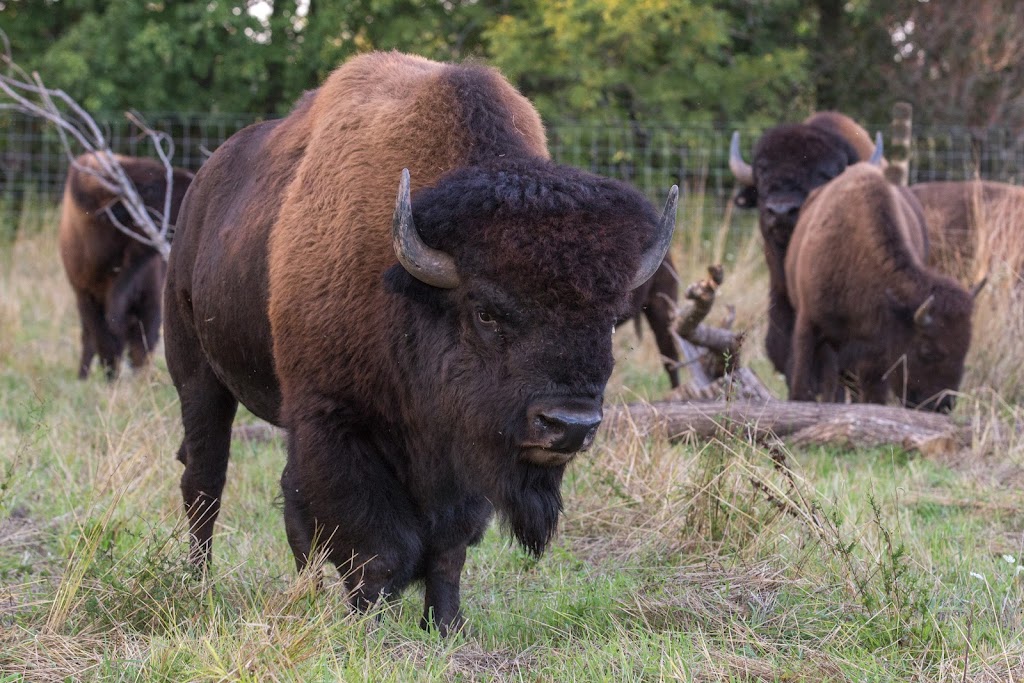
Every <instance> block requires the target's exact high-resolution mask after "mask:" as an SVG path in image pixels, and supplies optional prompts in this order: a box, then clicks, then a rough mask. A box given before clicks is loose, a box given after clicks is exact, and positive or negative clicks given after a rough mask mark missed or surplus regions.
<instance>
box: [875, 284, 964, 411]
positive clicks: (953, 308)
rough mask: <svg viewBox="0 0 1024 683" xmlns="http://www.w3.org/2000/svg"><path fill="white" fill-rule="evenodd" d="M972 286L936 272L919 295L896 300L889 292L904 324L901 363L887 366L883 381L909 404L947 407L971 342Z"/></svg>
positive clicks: (960, 375)
mask: <svg viewBox="0 0 1024 683" xmlns="http://www.w3.org/2000/svg"><path fill="white" fill-rule="evenodd" d="M978 289H980V285H979V286H978V287H976V288H975V289H974V291H973V292H971V293H968V292H966V291H965V290H964V289H963V288H962V287H961V286H960V285H958V284H957V283H956V282H954V281H953V280H951V279H949V278H945V277H943V278H940V279H939V280H938V281H937V282H936V283H935V284H933V286H932V287H931V289H930V290H929V291H928V292H927V293H926V294H925V296H924V298H923V299H921V298H920V295H919V296H917V297H914V298H911V299H906V298H905V299H903V300H902V301H901V300H898V299H897V298H896V297H895V296H894V295H893V294H892V293H890V294H889V296H890V301H891V302H892V304H893V308H894V311H895V312H896V314H897V317H898V319H899V320H900V323H901V325H902V326H903V328H904V330H905V337H904V339H905V340H906V346H905V348H904V353H905V354H906V355H905V359H906V364H905V366H904V365H903V364H898V365H897V366H896V367H894V368H892V369H891V370H890V373H891V374H890V379H889V385H890V387H891V388H892V390H893V393H895V394H896V396H897V397H899V398H902V399H904V400H905V402H906V404H907V405H908V406H910V407H912V408H922V409H925V410H936V411H942V412H947V411H949V410H952V408H953V404H954V402H955V395H954V392H956V391H957V389H958V388H959V387H960V381H961V379H962V378H963V372H964V359H965V358H966V356H967V349H968V347H969V345H970V342H971V313H972V311H973V308H974V296H975V295H976V294H977V291H978Z"/></svg>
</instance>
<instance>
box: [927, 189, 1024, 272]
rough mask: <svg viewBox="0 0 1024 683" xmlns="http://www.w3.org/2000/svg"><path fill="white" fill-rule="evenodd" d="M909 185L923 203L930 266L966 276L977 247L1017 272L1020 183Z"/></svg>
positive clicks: (1022, 231)
mask: <svg viewBox="0 0 1024 683" xmlns="http://www.w3.org/2000/svg"><path fill="white" fill-rule="evenodd" d="M910 190H911V192H913V193H914V196H916V197H917V199H918V201H920V202H921V206H922V207H924V214H925V220H926V221H927V223H928V237H929V241H930V245H931V249H930V252H929V256H928V263H929V265H932V266H934V267H936V268H938V269H940V270H942V271H943V272H944V273H946V274H947V275H951V276H953V277H955V278H958V279H965V278H969V277H971V276H972V275H973V274H974V272H973V271H974V270H975V264H974V263H973V261H974V258H975V256H976V255H978V252H979V251H981V252H984V254H985V256H986V257H989V258H991V257H994V258H996V259H1003V260H1006V261H1008V263H1007V265H1008V266H1009V268H1010V269H1011V271H1012V272H1013V273H1016V274H1017V275H1018V276H1019V275H1020V274H1021V272H1022V271H1024V259H1022V257H1024V254H1022V253H1021V243H1022V242H1024V188H1022V187H1018V186H1016V185H1009V184H1007V183H997V182H992V181H989V180H978V181H966V182H959V181H942V182H928V183H917V184H915V185H911V186H910ZM983 270H986V269H985V268H983Z"/></svg>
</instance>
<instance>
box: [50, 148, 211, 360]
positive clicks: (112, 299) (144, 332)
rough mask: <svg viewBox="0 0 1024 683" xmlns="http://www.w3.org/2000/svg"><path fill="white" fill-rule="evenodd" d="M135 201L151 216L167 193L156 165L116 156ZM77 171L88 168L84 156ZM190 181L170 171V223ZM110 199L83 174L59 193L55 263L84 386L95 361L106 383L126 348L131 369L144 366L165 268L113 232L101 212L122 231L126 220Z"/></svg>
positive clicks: (154, 335) (154, 337)
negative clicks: (72, 315) (71, 314)
mask: <svg viewBox="0 0 1024 683" xmlns="http://www.w3.org/2000/svg"><path fill="white" fill-rule="evenodd" d="M117 160H118V162H119V163H120V164H121V167H122V168H124V171H125V173H126V174H127V176H128V178H129V179H130V180H131V181H132V183H133V184H134V185H135V188H136V190H137V191H138V193H139V196H140V198H141V199H142V201H143V202H144V203H145V204H146V205H147V206H150V207H152V208H154V209H156V210H158V211H162V210H163V207H164V193H165V188H166V186H167V183H166V172H165V169H164V166H163V164H161V163H160V162H158V161H156V160H154V159H145V158H134V157H125V156H117ZM77 161H78V163H79V164H82V165H83V166H86V167H93V168H95V167H96V166H95V164H96V161H95V159H94V157H92V155H82V156H80V157H78V159H77ZM191 181H192V174H191V173H190V172H188V171H185V170H183V169H174V175H173V181H172V182H173V187H172V190H171V217H170V222H171V223H172V224H173V223H174V221H175V220H177V216H178V207H179V206H180V205H181V200H182V197H184V196H185V190H187V189H188V186H189V183H190V182H191ZM115 202H116V197H114V196H113V195H112V194H111V193H110V192H109V191H108V190H106V189H105V188H103V187H102V186H101V185H100V183H99V182H98V181H97V179H96V178H95V177H94V176H92V175H90V174H89V173H87V172H83V171H80V170H78V169H77V168H75V167H74V166H72V167H71V169H70V171H69V172H68V178H67V182H66V183H65V185H64V203H63V206H62V207H61V217H60V256H61V259H62V260H63V262H64V271H65V273H66V274H67V277H68V281H69V282H70V283H71V288H72V289H73V290H74V292H75V300H76V302H77V304H78V315H79V318H80V320H81V323H82V354H81V358H80V360H79V363H78V376H79V377H80V378H82V379H85V378H86V377H87V376H88V374H89V366H90V365H91V364H92V360H93V357H94V356H95V355H96V354H99V357H100V363H101V364H102V366H103V368H104V370H105V372H106V375H107V378H108V379H113V378H114V377H115V376H116V374H117V370H118V366H119V364H120V359H121V354H122V353H123V351H124V348H125V346H126V345H127V347H128V359H129V361H130V363H131V366H132V367H133V368H139V367H142V366H143V365H145V364H146V363H147V361H148V359H149V356H150V354H151V353H152V351H153V348H154V347H155V346H156V344H157V341H158V340H159V337H160V305H161V289H162V288H163V281H164V272H165V269H166V268H165V264H164V262H163V259H162V258H160V254H159V253H157V252H156V251H155V250H154V249H152V248H150V247H148V246H146V245H144V244H142V243H141V242H139V241H138V240H135V239H132V238H131V237H129V236H128V235H125V234H124V233H123V232H121V231H120V230H118V229H117V227H115V225H114V223H113V222H112V221H111V220H110V218H109V217H108V216H107V215H106V213H105V211H104V209H106V208H108V207H110V208H111V209H112V211H113V213H114V215H115V217H116V218H117V219H118V220H119V221H120V222H121V223H122V224H123V225H125V226H128V227H134V226H133V225H132V222H131V219H130V218H129V217H128V214H127V212H126V211H124V209H123V207H121V206H120V204H115Z"/></svg>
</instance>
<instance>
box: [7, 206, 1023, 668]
mask: <svg viewBox="0 0 1024 683" xmlns="http://www.w3.org/2000/svg"><path fill="white" fill-rule="evenodd" d="M751 220H752V219H751ZM55 224H56V221H55V219H54V218H53V216H49V217H46V218H44V219H43V220H42V221H41V225H39V226H35V228H34V229H29V230H26V229H25V227H24V226H22V229H21V230H20V232H19V234H20V235H21V236H20V238H19V239H18V240H17V241H16V242H14V243H13V244H8V245H5V246H2V247H0V254H2V256H0V683H10V682H13V681H33V682H35V681H92V680H103V681H108V680H117V681H121V680H133V681H135V680H138V681H192V680H199V681H221V680H230V681H320V680H346V681H348V680H372V681H407V680H408V681H429V680H441V681H448V680H454V681H476V680H515V681H520V680H522V681H568V680H571V681H659V680H681V681H718V680H726V681H787V682H790V681H814V682H815V683H820V682H822V681H979V682H980V681H1024V569H1021V567H1022V566H1024V435H1021V434H1020V426H1021V424H1024V410H1022V409H1021V408H1020V406H1019V405H1018V400H1019V398H1020V389H1019V377H1020V368H1021V367H1022V366H1024V351H1022V350H1021V349H1020V348H1019V347H1020V346H1021V345H1022V344H1024V343H1022V342H1021V338H1020V335H1011V334H1008V333H1005V330H1007V329H1014V328H1013V326H1014V325H1016V326H1017V327H1018V328H1019V326H1020V316H1021V309H1020V307H1019V303H1016V300H1014V299H1013V298H1012V294H1007V293H1005V291H1004V290H1002V289H1000V288H999V287H995V288H993V289H991V290H990V291H989V292H987V293H986V294H985V295H983V296H984V297H986V298H983V299H982V300H981V303H980V307H979V313H978V316H979V325H978V329H979V330H980V332H979V334H978V335H976V341H975V348H974V350H973V351H972V355H971V358H970V361H969V368H968V376H967V378H966V380H965V385H964V389H965V395H964V396H963V397H962V399H961V401H960V402H959V404H958V407H957V410H956V413H955V414H954V417H955V418H956V419H957V420H958V421H961V422H963V423H965V424H967V425H970V427H971V430H972V434H973V439H972V441H971V443H970V444H967V445H966V446H965V448H964V449H963V451H962V452H961V453H960V454H958V455H957V456H956V457H948V458H945V459H943V460H941V461H940V460H932V459H926V458H923V457H920V456H917V455H914V454H909V453H906V452H903V451H901V450H898V449H874V450H868V451H850V450H838V449H823V448H818V449H808V450H789V449H786V448H784V447H773V448H771V449H767V448H765V447H762V446H758V445H755V444H752V443H748V442H745V441H743V440H739V439H736V440H732V439H728V440H724V441H717V440H716V441H711V442H700V443H672V444H670V443H667V442H663V441H651V440H645V439H641V438H638V437H636V436H635V435H631V434H629V433H622V434H606V435H604V436H603V437H602V438H601V439H599V441H598V443H597V444H596V446H595V448H594V449H593V450H591V451H590V452H588V453H587V454H585V455H584V456H582V457H580V458H578V459H577V461H576V462H575V463H574V464H573V465H571V466H570V468H569V473H568V477H567V480H566V482H565V484H564V487H563V491H564V494H565V508H566V513H565V516H564V518H563V520H562V524H561V527H560V532H559V534H558V536H557V537H556V539H555V542H554V544H553V546H552V547H551V549H550V551H549V552H548V553H547V554H546V555H545V556H544V557H543V558H541V559H540V560H539V561H537V560H533V559H531V558H530V557H529V556H527V555H526V554H525V553H524V552H523V551H521V550H520V549H518V548H517V547H516V546H514V545H513V544H512V543H511V542H510V541H509V540H508V537H507V536H506V535H504V534H503V533H502V532H501V530H500V529H498V528H494V529H492V530H491V531H490V532H489V533H488V535H487V536H486V538H485V539H484V541H483V543H482V544H481V545H480V546H479V547H477V548H473V549H471V550H470V556H469V561H468V563H467V567H466V570H465V572H464V575H463V585H462V591H463V607H464V610H465V612H466V614H467V616H468V618H469V620H470V627H471V630H470V631H469V632H468V633H464V634H460V635H458V636H456V637H453V638H451V639H448V640H442V639H440V638H439V637H437V636H436V634H433V633H427V632H423V631H421V630H420V629H419V628H418V626H417V623H418V620H419V614H420V610H421V605H422V590H421V589H420V588H417V587H414V588H412V589H410V590H408V591H407V592H406V593H405V595H404V596H403V599H402V600H401V602H400V603H399V604H398V605H396V606H395V607H394V608H390V609H389V610H388V611H386V612H385V613H384V614H380V615H369V616H366V615H358V614H351V613H350V612H349V611H348V609H347V608H346V606H345V600H344V594H343V590H342V587H341V584H340V582H339V581H338V580H337V579H336V578H335V577H334V576H332V575H330V574H329V577H330V578H329V579H328V581H327V582H326V586H325V587H324V589H323V590H320V591H315V590H313V587H312V585H311V582H310V581H309V579H308V577H306V576H298V575H296V573H295V571H294V565H293V563H292V559H291V553H290V551H289V548H288V545H287V543H286V540H285V535H284V528H283V524H282V518H281V513H280V511H279V509H278V507H277V503H276V499H277V496H278V483H277V481H278V477H279V476H280V471H281V467H282V465H283V462H284V453H283V446H282V444H281V443H279V442H274V441H271V442H263V443H236V444H235V445H234V449H233V458H232V461H231V468H230V472H229V478H228V485H227V488H226V491H225V496H224V497H225V500H224V508H223V513H222V514H221V517H220V522H219V525H218V529H217V531H216V535H215V539H214V544H215V547H214V552H215V565H214V567H213V569H212V572H211V574H210V576H208V577H207V579H206V581H205V582H204V581H202V580H199V579H197V578H196V577H195V576H194V575H193V573H192V572H191V571H190V569H189V567H188V566H187V564H186V563H185V561H184V558H185V553H186V546H187V542H186V533H185V529H184V526H183V513H182V510H181V507H180V506H181V503H180V500H181V498H180V493H179V490H178V479H179V477H180V475H181V466H180V464H179V463H178V462H177V461H176V460H175V459H174V452H175V450H176V448H177V446H178V443H179V440H180V423H179V414H178V406H177V398H176V395H175V392H174V390H173V388H172V387H171V384H170V380H169V377H168V375H167V371H166V367H165V365H164V363H163V359H162V357H161V358H158V360H157V363H156V366H155V367H154V368H152V369H151V370H150V371H148V372H147V373H145V374H142V375H136V376H130V375H127V376H124V377H122V378H121V379H119V380H118V381H116V382H114V383H112V384H107V383H105V382H104V381H102V380H101V379H100V378H99V377H97V376H94V377H92V378H90V379H89V380H88V381H85V382H79V381H78V380H76V379H75V377H74V374H75V363H76V359H77V353H78V323H77V318H76V314H75V310H74V304H73V299H72V296H71V292H70V289H69V288H68V286H67V284H66V282H65V281H64V277H63V273H62V272H61V268H60V263H59V258H58V256H57V248H56V238H55V235H54V230H53V228H52V226H54V225H55ZM726 244H729V245H730V246H729V247H728V249H729V254H730V258H729V259H727V263H729V264H730V271H729V274H728V279H727V280H726V286H725V288H724V289H723V291H722V293H721V295H720V296H721V299H722V301H723V303H731V304H734V305H735V306H736V307H737V326H739V327H740V328H741V329H749V330H750V331H751V332H750V335H751V338H752V339H753V343H751V344H750V345H749V346H750V350H749V354H748V358H747V360H748V361H749V362H750V363H752V364H753V365H754V367H756V368H757V369H758V370H759V371H762V375H767V372H765V371H764V370H765V368H766V365H765V362H764V360H763V358H762V357H761V353H760V349H759V346H760V339H761V336H762V335H763V312H762V310H761V309H762V308H763V304H764V300H763V292H764V282H765V275H764V272H763V269H761V268H760V267H759V252H758V247H757V244H756V242H754V241H753V240H750V239H738V240H737V239H733V240H726V239H725V238H724V236H723V235H719V236H718V237H717V238H713V239H710V240H708V239H705V238H700V237H697V236H694V235H688V234H682V235H680V236H679V237H678V239H677V243H676V245H675V248H676V256H677V261H678V263H679V264H681V265H680V269H681V270H682V272H683V274H684V278H683V279H684V280H687V279H689V278H690V277H694V276H699V275H700V271H701V269H702V268H703V266H704V265H705V264H706V263H707V262H710V261H712V260H719V259H721V258H722V256H723V255H724V253H725V250H726ZM1006 291H1009V290H1006ZM1000 292H1003V293H1002V294H1001V293H1000ZM1001 297H1002V298H1001ZM1008 316H1009V317H1008ZM1000 325H1002V327H1000ZM617 345H618V347H619V348H618V353H617V358H618V366H617V369H616V373H615V375H614V377H613V380H612V382H611V384H610V394H611V399H612V400H616V401H620V400H635V399H636V398H644V397H648V398H655V397H657V396H658V395H659V394H660V393H662V392H663V391H664V390H666V389H667V382H666V380H665V378H664V377H663V376H662V375H663V373H662V372H661V370H660V368H659V363H658V360H657V355H656V351H655V350H654V348H653V346H654V344H653V340H652V339H651V338H650V334H646V335H644V337H643V339H641V340H637V339H636V338H635V336H633V332H632V329H623V330H621V331H620V332H619V333H618V334H617ZM158 355H159V354H158ZM1000 368H1004V369H1003V370H1001V369H1000ZM1014 373H1016V374H1014ZM95 374H98V373H94V375H95ZM1001 382H1003V383H1001ZM241 419H250V420H251V419H252V418H251V417H247V416H243V417H242V418H241Z"/></svg>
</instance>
